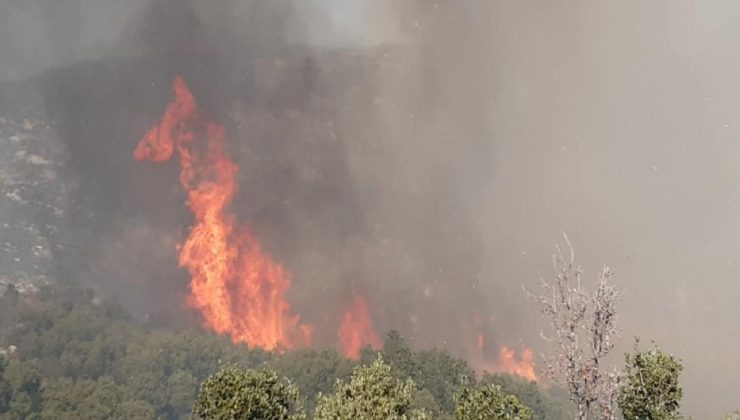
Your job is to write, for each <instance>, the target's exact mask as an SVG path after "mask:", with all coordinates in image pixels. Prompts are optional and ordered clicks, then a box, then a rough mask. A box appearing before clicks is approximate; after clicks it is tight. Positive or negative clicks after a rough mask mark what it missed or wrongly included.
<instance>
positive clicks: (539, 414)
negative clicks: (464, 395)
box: [479, 373, 575, 420]
mask: <svg viewBox="0 0 740 420" xmlns="http://www.w3.org/2000/svg"><path fill="white" fill-rule="evenodd" d="M489 384H495V385H498V386H500V387H501V391H502V392H503V393H504V394H511V395H514V396H516V397H517V398H518V399H519V401H520V402H521V403H522V404H524V405H525V406H527V407H529V409H530V410H531V417H532V420H570V419H573V418H575V413H574V412H573V411H574V410H573V409H572V405H571V403H570V401H569V398H568V393H567V390H566V389H564V388H562V387H559V386H557V385H553V386H547V387H543V386H540V385H539V384H538V383H537V382H535V381H530V380H527V379H525V378H522V377H520V376H516V375H509V374H506V373H485V374H484V375H483V377H482V378H481V380H480V382H479V385H481V386H483V385H489Z"/></svg>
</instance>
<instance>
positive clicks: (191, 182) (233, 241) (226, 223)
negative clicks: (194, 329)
mask: <svg viewBox="0 0 740 420" xmlns="http://www.w3.org/2000/svg"><path fill="white" fill-rule="evenodd" d="M173 90H174V94H175V98H174V99H173V101H172V102H171V103H170V104H169V105H167V108H166V109H165V113H164V116H163V117H162V120H161V121H160V123H159V124H158V125H157V126H155V127H152V128H151V129H150V130H149V131H148V132H147V133H146V134H145V135H144V137H143V138H142V139H141V141H140V142H139V144H138V146H137V147H136V150H135V151H134V157H135V158H136V159H137V160H149V161H153V162H164V161H167V160H169V159H171V158H172V155H173V153H174V152H175V151H176V152H177V153H178V154H179V155H180V184H181V185H182V187H183V188H184V189H185V191H186V192H187V206H188V208H189V209H190V210H191V211H192V213H193V216H194V219H195V221H194V225H193V226H192V228H191V229H190V233H189V234H188V237H187V239H186V240H185V242H184V243H183V244H182V245H181V246H180V247H179V251H180V256H179V265H180V266H181V267H185V268H187V269H188V271H189V272H190V276H191V281H190V291H191V294H190V298H189V303H190V305H191V306H193V307H194V308H196V309H197V310H199V311H200V313H201V314H202V316H203V319H204V322H205V324H206V326H207V327H209V328H211V329H213V330H214V331H216V332H218V333H220V334H228V335H229V336H231V338H232V340H234V341H235V342H244V343H247V344H248V345H250V346H255V347H261V348H264V349H268V350H272V349H276V348H291V347H294V346H296V345H307V344H309V343H310V339H311V328H310V327H309V326H308V325H304V324H301V323H300V318H299V316H297V315H291V314H290V305H289V304H288V302H287V300H286V297H285V295H286V293H287V291H288V289H290V283H291V282H290V275H289V274H288V273H287V272H286V271H285V270H284V269H283V267H281V266H280V265H279V264H278V263H276V262H275V261H274V260H273V259H272V258H271V257H270V256H269V255H268V254H266V253H265V252H264V251H263V250H262V247H261V246H260V243H259V242H258V241H257V240H256V239H255V238H254V237H253V236H252V235H251V234H250V232H249V231H248V230H247V229H246V228H244V227H239V226H238V225H237V223H236V221H235V218H234V215H233V214H232V213H231V211H230V205H231V202H232V200H233V198H234V195H235V193H236V190H237V185H236V180H235V177H236V173H237V172H238V171H239V167H238V166H237V165H236V163H234V161H232V160H231V158H229V156H228V154H227V153H226V150H225V143H226V137H225V133H224V129H223V127H221V126H220V125H217V124H215V123H211V122H207V121H204V120H203V119H202V118H201V117H200V116H199V115H198V109H197V106H196V102H195V99H194V98H193V95H192V93H191V92H190V90H189V89H188V87H187V85H186V84H185V81H184V80H183V79H182V78H181V77H179V76H178V77H176V78H175V81H174V83H173ZM198 142H202V143H204V144H202V145H201V144H196V143H198Z"/></svg>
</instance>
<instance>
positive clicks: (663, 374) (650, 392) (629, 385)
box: [619, 344, 683, 420]
mask: <svg viewBox="0 0 740 420" xmlns="http://www.w3.org/2000/svg"><path fill="white" fill-rule="evenodd" d="M625 359H626V360H625V361H626V371H625V381H626V383H625V384H624V385H623V387H622V393H621V395H620V398H619V407H620V408H621V409H622V414H623V415H624V418H625V419H627V420H642V419H651V420H673V419H680V418H681V414H680V412H679V408H680V406H681V398H682V397H683V390H682V389H681V387H680V386H679V383H678V377H679V375H680V374H681V371H682V370H683V365H682V364H681V362H680V361H679V360H678V359H676V358H675V357H673V356H672V355H668V354H665V353H663V352H662V351H661V350H660V349H659V348H658V347H657V346H656V345H655V344H653V347H652V348H651V349H649V350H645V351H639V350H638V349H637V346H635V352H634V353H632V354H627V356H626V357H625Z"/></svg>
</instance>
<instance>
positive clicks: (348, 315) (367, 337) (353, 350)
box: [339, 295, 382, 359]
mask: <svg viewBox="0 0 740 420" xmlns="http://www.w3.org/2000/svg"><path fill="white" fill-rule="evenodd" d="M339 342H340V343H341V345H342V351H343V353H344V355H345V356H346V357H349V358H351V359H358V358H359V357H360V350H361V349H362V347H363V346H365V345H370V347H372V348H373V349H375V350H378V349H379V348H380V346H381V345H382V342H381V340H380V338H378V336H377V334H375V329H374V328H373V321H372V319H371V318H370V313H369V311H368V307H367V302H366V301H365V298H364V297H362V296H359V295H358V296H356V297H355V299H354V302H353V304H352V306H350V307H349V308H347V310H346V311H345V313H344V316H343V317H342V324H341V325H340V326H339Z"/></svg>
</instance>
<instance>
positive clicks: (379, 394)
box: [314, 358, 426, 420]
mask: <svg viewBox="0 0 740 420" xmlns="http://www.w3.org/2000/svg"><path fill="white" fill-rule="evenodd" d="M415 393H416V384H415V383H414V382H413V381H412V380H410V379H408V380H406V381H401V380H399V379H396V378H394V377H393V375H391V367H390V366H388V365H387V364H385V363H384V362H383V359H382V358H378V359H377V360H375V361H374V362H373V363H372V364H371V365H366V366H358V367H356V368H355V371H354V373H353V374H352V379H351V380H350V381H349V382H348V383H345V382H343V381H341V380H340V381H338V382H337V384H336V386H335V387H334V393H333V394H331V395H326V396H321V397H320V398H319V402H318V406H317V407H316V414H315V416H314V418H316V419H318V420H334V419H368V420H371V419H388V420H412V419H423V418H426V415H425V414H424V412H423V411H418V410H415V409H414V408H413V407H412V400H413V398H414V394H415Z"/></svg>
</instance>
